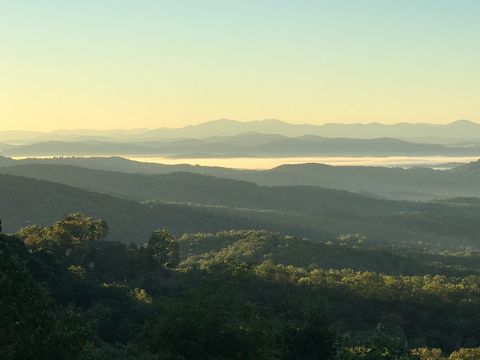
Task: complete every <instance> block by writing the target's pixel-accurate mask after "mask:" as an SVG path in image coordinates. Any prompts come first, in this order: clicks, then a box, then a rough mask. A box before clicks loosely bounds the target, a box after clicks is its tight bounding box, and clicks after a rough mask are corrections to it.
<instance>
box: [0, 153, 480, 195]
mask: <svg viewBox="0 0 480 360" xmlns="http://www.w3.org/2000/svg"><path fill="white" fill-rule="evenodd" d="M21 164H59V165H74V166H80V167H84V168H90V169H97V170H109V171H119V172H124V173H138V174H165V173H172V172H191V173H198V174H204V175H214V176H219V177H225V178H231V179H237V180H245V181H250V182H254V183H257V184H259V185H268V186H291V185H307V186H321V187H325V188H332V189H342V190H347V191H351V192H357V193H365V194H369V195H371V196H376V197H386V198H391V199H400V200H401V199H405V200H433V199H439V198H448V197H459V196H463V197H480V185H479V184H480V168H479V166H478V162H474V163H471V164H466V165H459V166H455V167H454V168H452V169H450V170H434V169H431V168H427V167H416V168H410V169H402V168H387V167H370V166H329V165H323V164H299V165H282V166H279V167H277V168H274V169H271V170H235V169H228V168H220V167H206V166H192V165H186V164H184V165H164V164H154V163H142V162H137V161H130V160H127V159H123V158H119V157H111V158H98V157H97V158H54V159H25V160H16V161H15V160H11V159H8V158H1V157H0V167H1V166H12V165H21Z"/></svg>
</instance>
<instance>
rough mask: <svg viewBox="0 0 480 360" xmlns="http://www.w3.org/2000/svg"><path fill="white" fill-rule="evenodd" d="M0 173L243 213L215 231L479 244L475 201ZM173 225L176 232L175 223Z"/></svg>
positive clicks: (59, 171)
mask: <svg viewBox="0 0 480 360" xmlns="http://www.w3.org/2000/svg"><path fill="white" fill-rule="evenodd" d="M0 172H4V173H7V172H8V173H11V174H15V175H24V176H29V177H34V178H39V179H44V180H51V181H56V182H61V183H64V184H67V185H69V186H75V187H82V188H85V189H88V190H91V191H95V192H103V193H108V194H110V195H114V196H116V197H122V198H125V199H129V200H136V201H142V202H143V201H154V202H156V203H158V204H162V203H165V202H169V203H182V204H197V205H199V207H195V208H194V209H195V211H197V212H198V213H200V214H202V212H203V213H205V214H212V213H220V214H223V215H225V216H227V215H228V216H232V217H234V218H235V217H237V218H238V219H240V220H237V221H230V222H229V223H228V224H233V225H234V226H230V227H227V226H224V227H220V228H219V227H215V228H214V229H213V228H210V227H209V226H208V225H205V226H204V227H203V228H202V229H203V230H205V231H213V230H222V229H230V228H235V229H239V228H249V227H252V226H241V225H247V224H250V225H255V226H254V227H255V228H265V229H269V230H275V231H283V232H286V233H290V234H294V235H298V236H308V237H311V238H316V237H322V238H323V237H324V235H325V234H330V235H335V234H342V233H360V234H363V235H366V236H367V237H368V238H369V239H370V240H372V241H376V242H396V243H399V242H401V243H412V242H428V243H441V244H443V245H447V246H453V247H454V246H462V245H473V246H478V239H479V238H480V228H479V227H478V226H477V224H478V223H479V222H480V204H476V203H472V204H469V206H465V204H463V203H458V201H454V202H452V201H451V202H448V201H446V202H441V201H440V202H432V203H428V202H427V203H420V202H407V201H391V200H383V199H375V198H371V197H367V196H361V195H358V194H353V193H349V192H346V191H341V190H332V189H324V188H320V187H311V186H275V187H269V186H259V185H256V184H254V183H250V182H245V181H237V180H231V179H223V178H218V177H212V176H205V175H199V174H191V173H171V174H163V175H142V174H124V173H120V172H109V171H100V170H91V169H84V168H79V167H71V166H60V165H24V166H16V167H4V168H1V169H0ZM159 206H160V207H161V208H164V207H165V205H159ZM205 206H208V207H209V208H208V210H207V209H205ZM212 206H213V208H212ZM219 206H220V207H222V208H218V207H219ZM202 207H203V208H202ZM228 209H229V210H228ZM239 209H244V210H239ZM170 216H177V215H176V214H171V215H170ZM207 216H208V215H207ZM167 218H169V217H167ZM178 218H180V217H178ZM218 223H221V221H219V222H218ZM206 224H209V221H207V222H206ZM173 225H174V226H173V227H172V229H174V230H175V231H176V229H177V225H176V224H173Z"/></svg>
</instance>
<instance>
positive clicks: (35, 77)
mask: <svg viewBox="0 0 480 360" xmlns="http://www.w3.org/2000/svg"><path fill="white" fill-rule="evenodd" d="M478 14H480V1H477V0H448V1H447V0H235V1H234V0H202V1H200V0H75V1H74V0H72V1H65V0H42V1H38V0H0V130H10V129H17V130H52V129H75V128H97V129H110V128H157V127H164V126H167V127H179V126H184V125H188V124H197V123H201V122H205V121H209V120H214V119H219V118H229V119H236V120H242V121H248V120H259V119H264V118H276V119H281V120H284V121H288V122H293V123H312V124H322V123H329V122H344V123H353V122H373V121H376V122H384V123H396V122H432V123H447V122H451V121H455V120H458V119H469V120H472V121H479V122H480V101H479V99H480V66H479V65H478V64H480V42H479V36H480V21H478Z"/></svg>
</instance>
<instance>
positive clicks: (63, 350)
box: [0, 213, 480, 360]
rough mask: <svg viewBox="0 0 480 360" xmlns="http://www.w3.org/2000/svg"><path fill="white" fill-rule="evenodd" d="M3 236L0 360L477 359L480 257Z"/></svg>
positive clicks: (287, 241) (74, 221)
mask: <svg viewBox="0 0 480 360" xmlns="http://www.w3.org/2000/svg"><path fill="white" fill-rule="evenodd" d="M107 233H108V224H107V223H106V222H105V221H103V220H100V219H94V218H89V217H85V216H83V215H81V214H78V213H76V214H70V215H67V216H65V217H63V218H62V219H60V220H58V221H56V222H55V223H53V224H52V225H48V226H37V225H29V226H27V227H24V228H22V229H21V230H19V231H18V232H17V233H16V234H14V235H0V269H1V271H0V288H1V289H2V291H1V292H0V321H1V324H0V358H2V359H82V360H83V359H132V360H133V359H327V360H328V359H334V360H346V359H349V360H356V359H373V360H376V359H395V360H400V359H402V360H407V359H408V360H410V359H421V360H434V359H437V360H438V359H451V360H454V359H455V360H457V359H478V358H480V349H479V348H478V347H479V346H480V337H479V334H480V275H479V271H480V266H479V262H478V260H479V254H478V253H475V252H471V251H463V252H455V253H452V252H445V251H443V252H435V251H433V250H429V251H425V250H421V249H418V248H417V249H414V248H405V247H402V246H396V247H392V246H391V247H389V248H388V249H387V248H385V247H381V246H374V245H369V244H368V242H365V238H364V237H362V236H359V235H343V236H338V237H336V238H332V239H330V240H328V241H324V242H312V241H310V240H307V239H301V238H296V237H292V236H284V235H281V234H278V233H272V232H268V231H254V230H248V231H247V230H243V231H240V230H237V231H223V232H219V233H216V234H211V233H207V234H203V233H196V234H186V235H183V236H182V237H180V238H175V236H173V235H172V234H171V233H169V232H168V231H167V230H163V229H160V230H156V231H153V232H152V233H151V234H150V235H149V236H147V237H146V238H145V239H144V243H143V244H141V245H138V244H136V243H132V244H125V243H121V242H117V241H105V240H104V239H105V237H106V236H107Z"/></svg>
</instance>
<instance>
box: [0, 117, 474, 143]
mask: <svg viewBox="0 0 480 360" xmlns="http://www.w3.org/2000/svg"><path fill="white" fill-rule="evenodd" d="M249 132H256V133H261V134H276V135H282V136H288V137H298V136H303V135H317V136H323V137H333V138H357V139H374V138H383V137H392V138H399V139H403V140H409V141H414V142H424V143H459V142H472V141H473V142H480V124H477V123H475V122H472V121H468V120H458V121H455V122H452V123H449V124H428V123H397V124H381V123H368V124H335V123H327V124H324V125H311V124H292V123H287V122H283V121H280V120H275V119H266V120H260V121H246V122H241V121H236V120H228V119H221V120H214V121H210V122H206V123H201V124H198V125H190V126H185V127H181V128H158V129H132V130H89V129H80V130H57V131H52V132H34V131H3V132H0V142H4V143H14V144H25V143H33V142H44V141H92V140H96V141H159V140H165V139H175V138H195V139H204V138H208V137H217V136H220V137H221V136H235V135H239V134H244V133H249Z"/></svg>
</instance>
